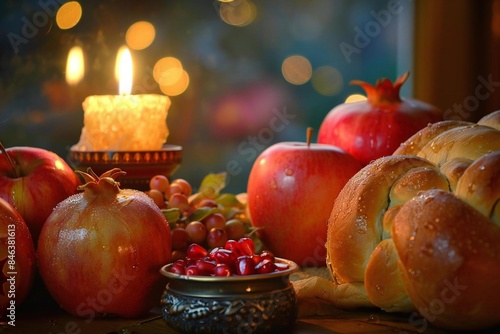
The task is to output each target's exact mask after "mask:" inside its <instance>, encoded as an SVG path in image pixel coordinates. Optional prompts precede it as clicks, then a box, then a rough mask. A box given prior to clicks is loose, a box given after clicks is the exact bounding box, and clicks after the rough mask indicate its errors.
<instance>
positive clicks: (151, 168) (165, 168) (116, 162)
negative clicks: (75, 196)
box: [68, 145, 182, 190]
mask: <svg viewBox="0 0 500 334" xmlns="http://www.w3.org/2000/svg"><path fill="white" fill-rule="evenodd" d="M68 160H69V163H70V165H71V166H72V167H73V168H75V169H77V170H81V171H83V172H86V171H87V168H89V167H90V168H92V170H93V171H94V172H95V173H96V174H97V175H101V174H102V173H104V172H107V171H108V170H110V169H112V168H120V169H121V170H123V171H124V172H126V173H127V175H125V176H122V177H120V179H119V180H118V181H119V182H120V187H121V188H131V189H137V190H148V189H149V180H150V179H151V178H152V177H153V176H155V175H165V176H167V177H169V176H170V175H172V174H173V173H174V172H175V171H176V170H177V169H178V168H179V166H180V165H181V162H182V147H181V146H178V145H163V147H162V148H161V150H158V151H78V150H74V149H71V150H70V152H69V157H68Z"/></svg>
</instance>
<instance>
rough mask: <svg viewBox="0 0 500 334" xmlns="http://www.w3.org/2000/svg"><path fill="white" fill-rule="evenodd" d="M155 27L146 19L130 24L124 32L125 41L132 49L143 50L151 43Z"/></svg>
mask: <svg viewBox="0 0 500 334" xmlns="http://www.w3.org/2000/svg"><path fill="white" fill-rule="evenodd" d="M155 35H156V31H155V27H154V26H153V25H152V24H151V23H149V22H146V21H139V22H136V23H134V24H132V25H131V26H130V27H129V28H128V30H127V33H126V34H125V41H126V43H127V45H128V47H129V48H131V49H133V50H143V49H145V48H147V47H148V46H150V45H151V43H153V40H154V39H155Z"/></svg>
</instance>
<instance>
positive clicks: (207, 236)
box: [146, 175, 253, 261]
mask: <svg viewBox="0 0 500 334" xmlns="http://www.w3.org/2000/svg"><path fill="white" fill-rule="evenodd" d="M146 193H147V194H148V195H149V196H150V197H151V198H152V199H153V201H154V202H155V203H156V205H158V207H159V208H160V209H161V210H162V212H163V213H164V215H165V217H166V218H167V221H168V222H169V224H170V233H171V242H172V261H176V260H178V259H183V258H185V257H186V252H187V249H188V247H189V246H190V245H191V244H198V245H201V246H203V247H205V248H207V249H214V248H217V247H224V245H225V244H226V242H227V241H228V240H239V239H241V238H243V237H248V236H249V235H250V234H252V233H251V232H252V231H253V228H252V226H251V224H250V222H249V220H248V219H247V217H246V214H245V212H246V210H245V209H246V203H244V201H241V200H239V199H238V198H237V196H236V195H232V194H219V193H210V194H209V195H206V194H204V193H203V194H201V193H195V194H193V187H192V186H191V184H190V183H189V182H188V181H186V180H184V179H179V178H178V179H174V180H172V181H169V179H168V178H167V177H165V176H164V175H156V176H154V177H152V178H151V179H150V182H149V190H148V191H146ZM240 198H241V196H240Z"/></svg>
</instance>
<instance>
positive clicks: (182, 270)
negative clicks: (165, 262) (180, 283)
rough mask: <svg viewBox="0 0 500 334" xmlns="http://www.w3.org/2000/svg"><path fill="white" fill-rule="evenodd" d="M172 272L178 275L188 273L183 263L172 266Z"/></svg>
mask: <svg viewBox="0 0 500 334" xmlns="http://www.w3.org/2000/svg"><path fill="white" fill-rule="evenodd" d="M170 272H171V273H174V274H178V275H184V274H185V273H186V270H185V267H184V266H183V265H177V264H174V265H173V266H172V267H170Z"/></svg>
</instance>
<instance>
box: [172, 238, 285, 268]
mask: <svg viewBox="0 0 500 334" xmlns="http://www.w3.org/2000/svg"><path fill="white" fill-rule="evenodd" d="M285 269H288V264H286V263H281V262H276V261H275V257H274V255H273V254H272V253H271V252H269V251H262V252H261V253H260V254H255V247H254V243H253V240H252V239H250V238H241V239H239V240H238V241H236V240H228V241H227V242H226V244H225V245H224V247H215V248H214V249H212V250H211V251H210V252H208V251H207V250H206V249H205V248H204V247H202V246H200V245H198V244H196V243H193V244H191V245H189V247H188V249H187V253H186V258H184V259H179V260H176V261H175V262H174V263H173V265H172V267H171V268H170V272H172V273H175V274H179V275H198V276H232V275H239V276H246V275H253V274H267V273H272V272H275V271H282V270H285Z"/></svg>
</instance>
